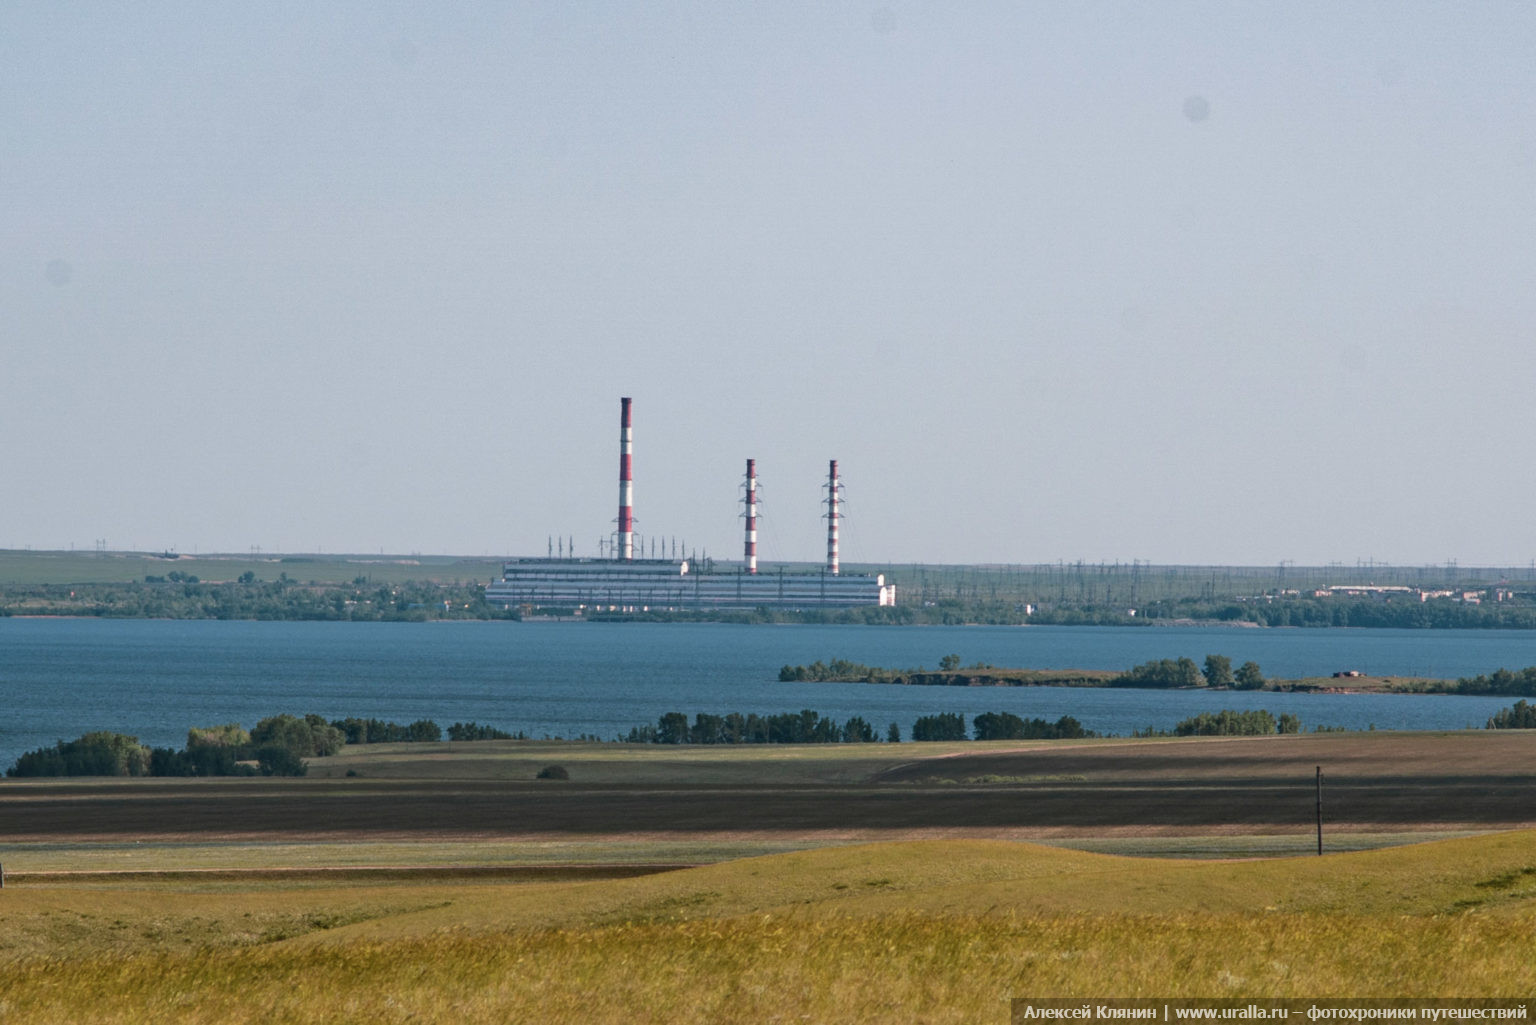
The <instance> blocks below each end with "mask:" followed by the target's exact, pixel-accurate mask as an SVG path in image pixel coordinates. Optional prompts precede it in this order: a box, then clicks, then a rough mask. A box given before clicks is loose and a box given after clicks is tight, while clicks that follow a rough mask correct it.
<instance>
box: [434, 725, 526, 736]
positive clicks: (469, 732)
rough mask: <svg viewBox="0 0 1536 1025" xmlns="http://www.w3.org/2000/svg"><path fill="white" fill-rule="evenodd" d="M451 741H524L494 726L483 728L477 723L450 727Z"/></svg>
mask: <svg viewBox="0 0 1536 1025" xmlns="http://www.w3.org/2000/svg"><path fill="white" fill-rule="evenodd" d="M448 739H449V740H522V739H524V738H523V737H522V736H517V737H514V736H513V735H512V734H510V733H507V732H505V731H503V730H498V729H496V728H495V727H493V726H481V725H480V724H479V723H477V722H456V723H454V724H453V725H452V726H450V727H448Z"/></svg>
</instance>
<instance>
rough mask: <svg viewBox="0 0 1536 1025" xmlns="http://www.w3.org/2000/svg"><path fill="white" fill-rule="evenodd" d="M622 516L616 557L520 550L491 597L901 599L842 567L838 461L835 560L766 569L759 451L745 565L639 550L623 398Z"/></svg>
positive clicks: (714, 604)
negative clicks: (809, 567)
mask: <svg viewBox="0 0 1536 1025" xmlns="http://www.w3.org/2000/svg"><path fill="white" fill-rule="evenodd" d="M619 403H620V407H619V519H618V534H617V537H616V538H615V539H614V542H613V545H612V548H613V557H612V558H606V559H605V558H598V559H590V558H577V557H575V554H574V552H573V553H572V554H571V556H570V557H566V558H545V559H512V560H510V561H508V562H506V563H505V564H503V566H502V572H501V579H500V580H493V581H492V582H491V583H490V584H488V585H487V586H486V589H485V599H486V601H488V602H491V603H493V604H496V605H501V606H504V607H508V608H512V607H533V608H555V609H574V610H590V611H650V610H668V609H680V610H683V609H732V608H737V609H754V608H770V609H818V608H821V609H825V608H856V607H859V606H868V605H876V606H878V605H895V604H896V585H895V584H887V583H886V582H885V577H884V576H883V575H874V576H869V575H863V574H844V573H842V572H840V570H839V566H838V528H839V522H840V520H841V519H842V493H843V485H842V481H841V479H840V478H839V477H838V471H837V460H836V459H834V460H832V461H831V463H830V468H829V470H828V473H827V483H826V484H825V485H824V486H823V487H824V490H825V491H826V497H825V498H824V499H823V500H822V502H823V504H824V505H826V507H827V512H826V520H827V561H826V563H825V565H823V566H822V567H821V569H820V570H819V571H812V572H808V573H807V572H799V573H786V572H784V571H782V570H781V571H779V572H776V573H759V572H758V568H757V460H755V459H748V460H747V475H746V498H745V499H744V504H745V505H746V542H745V546H744V548H743V559H742V563H741V565H740V566H739V567H734V566H733V567H732V568H730V569H727V570H724V571H721V570H716V569H715V568H714V567H713V566H712V565H710V564H708V563H707V562H706V565H705V566H698V565H690V563H689V562H688V560H687V559H675V558H674V559H666V558H662V559H656V558H651V559H646V558H636V557H635V556H636V553H635V533H634V524H635V515H634V513H635V510H634V499H635V492H634V484H635V481H634V430H633V419H632V418H633V413H634V404H633V402H632V401H631V400H630V399H629V398H627V397H626V398H622V399H620V400H619Z"/></svg>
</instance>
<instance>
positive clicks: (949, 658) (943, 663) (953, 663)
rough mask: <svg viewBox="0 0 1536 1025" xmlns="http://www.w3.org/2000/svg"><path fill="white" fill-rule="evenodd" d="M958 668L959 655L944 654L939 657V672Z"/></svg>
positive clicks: (952, 670) (948, 671)
mask: <svg viewBox="0 0 1536 1025" xmlns="http://www.w3.org/2000/svg"><path fill="white" fill-rule="evenodd" d="M959 668H960V656H959V655H945V656H943V657H942V658H940V659H939V672H941V673H952V672H954V671H955V670H956V669H959Z"/></svg>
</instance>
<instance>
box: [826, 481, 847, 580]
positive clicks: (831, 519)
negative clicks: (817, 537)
mask: <svg viewBox="0 0 1536 1025" xmlns="http://www.w3.org/2000/svg"><path fill="white" fill-rule="evenodd" d="M842 490H843V486H842V484H840V483H839V482H838V479H837V460H836V459H834V460H832V465H831V468H830V469H829V470H828V471H827V572H828V573H830V574H832V575H833V576H834V577H835V576H837V521H838V519H839V516H840V514H839V512H838V505H839V504H840V503H841V500H842Z"/></svg>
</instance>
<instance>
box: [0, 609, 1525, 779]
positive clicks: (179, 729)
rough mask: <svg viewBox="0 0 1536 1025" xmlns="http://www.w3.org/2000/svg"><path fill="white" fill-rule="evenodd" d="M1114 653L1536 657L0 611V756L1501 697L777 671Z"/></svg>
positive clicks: (946, 634) (1462, 707)
mask: <svg viewBox="0 0 1536 1025" xmlns="http://www.w3.org/2000/svg"><path fill="white" fill-rule="evenodd" d="M949 653H955V654H958V655H959V656H960V657H961V660H962V661H963V662H964V663H965V664H970V663H973V662H987V663H991V664H993V665H999V666H1010V667H1035V668H1052V669H1065V668H1074V669H1112V670H1117V669H1126V668H1129V667H1131V666H1132V665H1135V664H1137V663H1140V662H1145V661H1148V660H1150V659H1157V658H1177V657H1180V656H1187V657H1189V658H1192V659H1194V660H1195V661H1196V662H1197V663H1198V662H1200V661H1202V660H1203V659H1204V657H1205V656H1206V655H1207V654H1222V655H1227V656H1229V657H1230V658H1231V659H1232V663H1233V665H1238V664H1241V663H1242V662H1245V661H1248V660H1252V661H1254V662H1257V663H1258V664H1259V665H1260V667H1261V668H1262V669H1263V671H1264V672H1265V674H1266V675H1269V676H1280V677H1298V676H1320V675H1328V674H1330V673H1333V672H1335V671H1338V670H1347V669H1357V670H1360V671H1361V672H1363V673H1370V674H1383V675H1385V674H1391V675H1411V676H1432V677H1458V676H1472V675H1476V674H1477V673H1487V672H1492V671H1493V670H1495V669H1498V668H1500V667H1501V666H1502V667H1505V668H1509V669H1519V668H1523V667H1525V666H1528V665H1536V631H1494V630H1486V631H1482V630H1479V631H1472V630H1456V631H1430V630H1351V629H1344V630H1339V629H1334V630H1253V629H1231V628H1219V627H1213V628H1203V627H1183V628H1178V627H1168V628H1163V627H1043V626H1042V627H1023V628H1020V627H908V628H894V627H864V626H736V625H727V624H694V623H675V624H666V623H613V624H592V623H507V622H495V623H490V622H462V623H420V624H418V623H261V622H220V621H204V620H199V621H166V620H91V619H21V618H16V619H0V701H3V705H0V769H3V768H4V767H6V766H9V765H10V764H12V763H13V762H14V761H15V759H16V757H17V755H19V754H21V753H22V752H24V751H27V750H31V749H33V748H36V747H40V746H44V745H51V744H52V743H53V742H54V741H56V740H60V739H72V738H74V737H77V736H79V735H80V734H82V733H85V732H87V731H90V730H114V731H117V732H121V733H128V734H133V735H135V736H137V737H138V738H139V739H140V740H141V741H142V742H144V743H146V744H150V745H154V746H168V747H181V746H182V745H183V744H184V743H185V742H186V732H187V728H188V727H190V726H207V725H213V724H217V723H226V722H239V723H241V724H243V725H244V726H246V727H247V728H249V727H250V726H252V725H254V724H255V723H256V721H257V720H259V719H261V718H264V717H266V716H269V715H275V714H278V713H281V712H291V713H294V714H298V715H302V714H305V713H308V712H317V713H319V714H321V715H323V716H325V717H326V718H327V719H337V718H342V717H345V716H359V717H362V718H378V719H386V720H393V721H395V722H401V723H405V722H410V721H412V720H416V719H432V720H434V721H436V722H437V723H438V724H439V725H441V726H443V727H445V728H446V727H447V726H448V725H449V724H450V723H454V722H470V721H474V722H480V723H486V724H490V725H493V726H496V727H499V728H501V729H504V730H508V731H512V732H516V731H523V732H526V733H527V734H528V735H529V736H532V737H543V736H546V735H547V736H561V737H575V736H580V735H583V734H586V735H595V736H598V737H600V738H602V739H605V740H608V739H613V738H614V737H616V736H618V735H620V734H624V733H627V732H628V731H629V730H630V728H631V727H633V726H638V725H641V724H644V723H654V722H655V721H656V718H657V717H658V716H659V715H661V714H663V713H666V712H672V711H677V712H683V713H685V714H687V715H688V716H689V717H690V718H691V717H692V716H693V714H694V713H695V712H711V713H720V714H723V713H727V712H736V711H739V712H759V713H778V712H791V711H799V710H800V709H802V708H811V709H815V710H816V711H818V712H821V713H822V714H824V715H828V716H832V717H833V718H836V719H838V720H840V721H841V720H844V719H847V718H848V717H850V716H854V715H860V716H863V717H864V718H865V719H867V720H868V721H869V722H871V723H873V724H874V725H875V727H876V729H877V730H878V731H879V732H880V733H881V735H882V736H883V735H884V732H885V727H886V724H887V723H890V722H896V723H898V724H899V725H900V727H901V732H902V735H903V736H904V737H905V736H907V735H908V734H910V732H911V728H912V722H913V720H914V719H916V718H917V717H918V716H920V715H929V714H933V713H936V712H959V713H961V714H963V715H965V716H966V717H967V719H969V718H970V717H971V716H974V715H976V714H978V713H981V712H995V711H1007V712H1013V713H1014V714H1016V715H1020V716H1024V717H1026V718H1030V717H1035V716H1039V717H1042V718H1045V719H1050V720H1054V719H1056V718H1058V717H1060V716H1062V715H1073V716H1075V717H1077V718H1078V719H1079V720H1080V721H1081V722H1082V723H1083V725H1084V726H1086V727H1087V728H1089V729H1092V730H1097V731H1099V732H1103V733H1120V734H1126V733H1129V732H1131V731H1132V730H1135V729H1140V728H1143V727H1147V726H1154V727H1157V728H1160V729H1167V728H1171V727H1172V726H1173V725H1174V723H1176V722H1177V721H1178V720H1180V719H1183V718H1186V717H1188V716H1190V715H1194V714H1196V713H1198V712H1201V711H1217V710H1219V709H1222V708H1235V709H1248V708H1266V709H1269V710H1270V711H1271V712H1274V713H1275V714H1277V715H1278V714H1280V713H1282V712H1292V713H1294V714H1296V715H1298V716H1300V717H1301V720H1302V724H1303V726H1304V728H1306V729H1311V728H1313V727H1315V726H1344V727H1349V728H1354V729H1366V728H1368V727H1370V726H1375V727H1376V728H1377V729H1461V728H1464V727H1469V726H1472V727H1480V726H1482V725H1483V724H1484V723H1485V722H1486V721H1487V719H1488V717H1489V716H1490V715H1492V714H1493V713H1494V712H1496V711H1497V710H1499V709H1501V708H1505V707H1508V706H1509V705H1510V704H1512V703H1513V699H1510V698H1487V697H1460V696H1448V695H1365V694H1311V695H1301V694H1273V693H1242V692H1224V691H1219V692H1213V693H1207V692H1202V691H1141V690H1108V689H1082V688H1056V687H1041V688H1034V687H1030V688H948V687H895V686H880V685H871V684H825V683H780V682H779V681H778V679H777V677H778V670H779V667H780V666H782V665H785V664H801V663H808V662H812V661H815V660H817V659H822V660H829V659H833V658H846V659H850V660H853V661H856V662H863V663H866V664H868V665H879V666H887V667H892V668H913V667H917V666H927V667H929V668H935V667H936V666H937V664H938V661H939V659H940V658H941V657H942V656H944V655H946V654H949Z"/></svg>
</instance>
